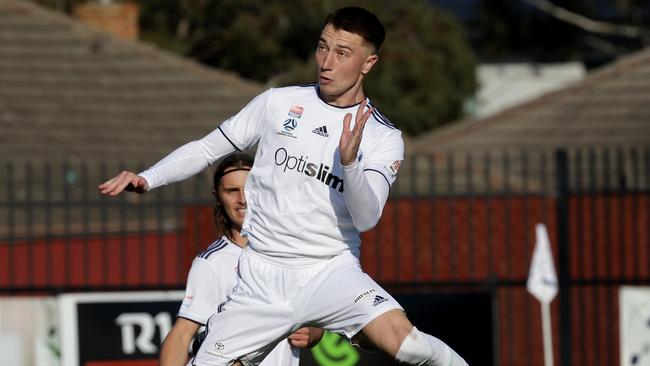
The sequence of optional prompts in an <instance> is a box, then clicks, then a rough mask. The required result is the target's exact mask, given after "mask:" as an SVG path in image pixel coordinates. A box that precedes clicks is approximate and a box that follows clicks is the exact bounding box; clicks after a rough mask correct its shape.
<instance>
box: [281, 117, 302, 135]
mask: <svg viewBox="0 0 650 366" xmlns="http://www.w3.org/2000/svg"><path fill="white" fill-rule="evenodd" d="M297 127H298V121H296V120H295V119H294V118H287V119H285V120H284V122H282V130H280V131H278V135H282V136H287V137H291V138H294V139H295V138H297V137H296V136H295V135H294V134H293V133H292V131H293V130H295V129H296V128H297Z"/></svg>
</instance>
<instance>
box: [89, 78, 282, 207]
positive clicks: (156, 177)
mask: <svg viewBox="0 0 650 366" xmlns="http://www.w3.org/2000/svg"><path fill="white" fill-rule="evenodd" d="M269 94H270V90H267V91H266V92H264V93H262V94H260V95H258V96H257V97H255V98H254V99H253V100H252V101H251V102H250V103H248V105H246V107H244V108H243V109H242V110H241V111H239V113H237V115H235V116H233V117H232V118H230V119H228V120H226V121H225V122H224V123H222V124H221V126H219V128H217V129H216V130H214V131H212V132H211V133H210V134H208V135H207V136H205V137H203V138H202V139H200V140H196V141H192V142H189V143H187V144H185V145H183V146H181V147H179V148H178V149H176V150H174V151H172V152H171V153H170V154H169V155H167V156H166V157H164V158H163V159H162V160H160V161H159V162H157V163H156V164H155V165H154V166H152V167H151V168H149V169H147V170H145V171H144V172H142V173H140V174H137V175H136V174H135V173H133V172H129V171H124V172H122V173H120V174H118V175H117V176H115V177H113V178H111V179H109V180H107V181H106V182H104V183H102V184H101V185H99V187H98V188H99V190H100V191H101V193H102V194H105V195H110V196H116V195H118V194H120V193H121V192H122V191H124V190H132V191H136V192H139V193H144V192H146V191H148V190H150V189H154V188H157V187H160V186H164V185H166V184H170V183H174V182H179V181H182V180H185V179H187V178H190V177H191V176H193V175H195V174H197V173H198V172H200V171H202V170H204V169H205V168H207V167H208V166H209V165H211V164H212V163H214V162H215V161H217V160H218V159H220V158H222V157H224V156H226V155H228V154H229V153H231V152H233V151H235V150H244V149H247V148H249V147H251V146H253V145H254V144H255V143H256V142H257V141H258V140H259V138H260V135H261V130H262V126H263V125H264V123H265V122H266V116H267V113H266V110H267V104H268V99H269ZM129 187H132V189H129Z"/></svg>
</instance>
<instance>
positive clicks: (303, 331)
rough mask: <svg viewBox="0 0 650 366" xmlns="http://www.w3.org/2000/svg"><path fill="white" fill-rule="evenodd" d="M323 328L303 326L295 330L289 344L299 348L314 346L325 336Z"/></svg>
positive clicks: (289, 338)
mask: <svg viewBox="0 0 650 366" xmlns="http://www.w3.org/2000/svg"><path fill="white" fill-rule="evenodd" d="M323 332H324V331H323V329H321V328H313V327H303V328H300V329H298V330H297V331H295V332H294V333H293V334H291V335H290V336H289V337H288V340H289V344H290V345H291V346H293V347H298V348H311V347H314V346H315V345H316V344H318V342H320V339H321V338H322V337H323Z"/></svg>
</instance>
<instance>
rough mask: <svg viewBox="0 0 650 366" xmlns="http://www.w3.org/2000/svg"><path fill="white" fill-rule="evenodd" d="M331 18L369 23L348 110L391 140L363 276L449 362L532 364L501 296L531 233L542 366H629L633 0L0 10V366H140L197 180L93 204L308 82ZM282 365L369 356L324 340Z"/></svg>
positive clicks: (207, 201) (65, 3) (645, 91)
mask: <svg viewBox="0 0 650 366" xmlns="http://www.w3.org/2000/svg"><path fill="white" fill-rule="evenodd" d="M351 4H354V5H360V6H363V7H366V8H368V9H370V10H372V11H373V12H375V13H376V14H377V15H378V16H379V18H380V19H381V20H382V21H383V23H384V25H385V26H386V29H387V39H386V41H385V43H384V45H383V46H382V49H381V50H380V53H379V55H380V60H381V61H380V62H379V64H378V65H377V66H376V67H375V68H373V70H372V72H371V73H370V74H369V76H368V77H367V81H366V86H365V91H366V93H367V94H368V96H369V97H370V98H371V99H372V100H373V102H374V104H375V105H378V106H379V109H380V110H381V112H382V114H384V115H386V116H387V117H388V118H389V119H390V120H391V121H392V122H393V123H394V124H395V125H396V126H397V127H398V128H400V129H401V130H402V132H403V133H404V136H405V142H406V160H405V161H404V163H403V164H402V168H401V173H400V176H399V178H398V180H397V182H396V184H395V185H394V187H393V190H392V192H391V197H390V199H389V202H388V203H387V205H386V207H385V209H384V214H383V217H382V219H381V221H380V223H379V224H378V226H377V227H376V228H375V229H373V230H371V231H369V232H367V233H364V234H363V242H364V244H363V246H362V266H363V268H364V270H365V271H366V272H368V273H369V274H370V275H371V276H372V277H373V278H375V279H376V280H378V282H380V283H381V284H382V285H383V286H385V287H386V288H387V289H388V290H389V291H390V292H391V293H393V294H394V295H395V296H396V298H397V299H398V300H399V301H400V302H401V303H402V304H403V305H404V307H405V309H406V310H407V312H408V314H409V317H410V318H411V319H412V320H413V322H414V323H415V324H417V325H418V327H419V328H420V329H422V330H424V331H427V332H430V333H432V334H434V335H436V336H438V337H440V338H442V339H443V340H445V341H446V342H447V343H449V344H450V345H452V346H453V347H454V348H456V349H457V350H458V351H459V353H461V354H462V355H464V356H465V358H466V360H467V361H468V362H469V363H470V364H472V365H495V366H496V365H542V364H544V355H543V337H542V321H541V318H540V317H541V313H540V305H539V302H538V301H537V300H536V298H535V297H533V296H532V295H531V294H530V293H529V292H527V289H526V281H527V278H528V275H529V268H530V264H531V258H532V254H533V249H534V248H535V244H536V241H537V240H536V236H535V225H536V224H537V223H543V224H545V225H546V227H547V228H548V233H549V237H550V242H551V249H552V255H553V259H554V264H555V268H556V269H557V276H558V283H559V295H558V297H557V298H556V299H555V300H554V301H553V302H552V303H551V326H552V327H551V328H552V346H553V360H554V363H555V364H558V365H562V366H568V365H603V366H604V365H614V364H620V365H650V50H648V44H649V43H650V25H649V23H650V1H634V0H619V1H616V0H611V1H606V0H564V1H560V0H554V1H546V0H494V1H478V0H457V1H451V0H430V1H424V0H421V1H420V0H410V1H388V0H383V1H379V0H377V1H372V0H359V1H342V0H341V1H339V0H296V1H291V2H288V1H277V0H267V1H262V0H240V1H230V0H212V1H211V0H175V1H172V0H162V1H154V0H141V1H132V2H127V1H110V0H104V1H90V0H89V1H72V0H38V1H27V0H0V355H2V357H3V362H2V363H3V364H4V363H6V364H11V365H73V366H77V365H80V366H109V365H116V366H117V365H121V366H127V365H138V366H145V365H155V364H157V361H156V359H157V352H158V351H159V347H160V342H161V341H162V339H164V335H165V334H166V332H167V331H169V329H170V328H171V324H173V321H174V317H175V314H176V311H177V309H178V306H179V304H180V299H181V298H182V290H183V288H184V286H185V280H186V275H187V271H188V269H189V266H190V263H191V261H192V259H193V258H194V256H195V255H196V254H197V253H199V252H200V251H201V250H202V249H203V248H205V247H206V246H207V245H209V244H210V243H211V242H212V241H213V240H214V239H215V238H216V237H217V236H218V235H219V234H218V233H216V232H215V229H214V228H213V225H212V200H213V198H212V196H211V186H210V185H211V181H210V175H211V171H210V170H208V171H206V172H204V173H202V174H200V175H199V176H197V177H195V178H193V179H191V180H189V181H186V182H183V183H181V184H176V185H173V186H169V187H164V188H161V189H158V190H155V191H153V192H150V193H148V194H146V195H135V194H125V195H121V196H120V197H118V198H113V199H107V198H105V197H102V196H100V194H99V193H98V192H97V189H96V186H97V185H98V184H99V183H101V182H103V181H104V180H106V179H107V178H109V177H112V176H114V175H115V174H116V173H118V172H119V171H120V170H124V169H127V170H134V171H141V170H142V169H144V168H146V167H148V166H150V165H152V164H153V163H154V162H156V161H157V160H158V159H159V158H161V157H162V156H164V155H165V154H167V153H168V152H170V151H171V150H173V149H174V148H175V147H177V146H179V145H181V144H183V143H185V142H188V141H190V140H193V139H197V138H200V137H202V136H204V135H205V134H207V133H209V132H210V131H212V130H213V129H214V128H216V127H217V126H218V124H219V123H221V121H223V120H225V119H226V118H228V117H230V116H231V115H233V114H235V113H236V112H237V111H238V110H239V109H240V108H241V107H243V106H244V105H245V104H246V103H247V102H248V101H249V100H250V99H252V98H253V97H254V96H255V95H257V94H259V93H260V92H262V91H263V90H265V89H266V88H268V87H275V86H283V85H291V84H296V83H305V82H311V81H313V80H314V78H315V72H316V70H315V66H313V65H314V60H313V50H314V48H315V44H316V40H317V38H318V35H319V33H320V30H321V27H322V25H323V24H322V22H323V20H324V17H325V16H326V14H327V13H329V12H330V11H332V10H334V9H336V8H338V7H341V6H344V5H351ZM125 314H127V315H128V314H131V315H133V314H138V315H137V316H135V317H134V316H126V317H125ZM124 319H130V320H128V321H127V320H124ZM145 328H146V329H154V331H153V333H151V334H145V333H146V332H144V331H143V329H145ZM301 364H303V365H322V366H335V365H340V366H344V365H345V366H352V365H382V364H386V365H390V364H393V363H392V361H390V360H388V359H387V358H385V357H383V356H381V355H378V354H369V353H365V352H360V351H358V350H357V349H355V348H352V347H350V346H349V345H348V344H347V343H345V342H343V341H342V340H340V339H338V338H336V336H334V335H328V336H327V340H326V342H323V343H322V344H321V345H319V346H318V347H316V348H314V349H313V350H310V351H306V352H304V353H303V357H302V360H301Z"/></svg>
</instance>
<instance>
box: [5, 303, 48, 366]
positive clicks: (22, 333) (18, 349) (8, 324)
mask: <svg viewBox="0 0 650 366" xmlns="http://www.w3.org/2000/svg"><path fill="white" fill-rule="evenodd" d="M57 320H58V317H57V311H56V299H54V298H52V297H17V296H7V297H0V357H1V359H0V364H2V365H12V366H57V365H59V344H58V329H57V328H58V325H57Z"/></svg>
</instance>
